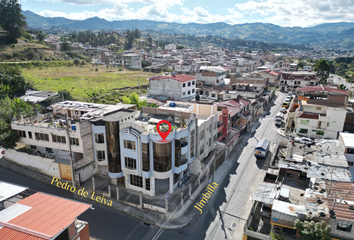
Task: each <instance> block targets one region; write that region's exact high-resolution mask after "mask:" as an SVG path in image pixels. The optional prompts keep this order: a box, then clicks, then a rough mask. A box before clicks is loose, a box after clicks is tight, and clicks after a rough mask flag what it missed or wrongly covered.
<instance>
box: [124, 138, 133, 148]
mask: <svg viewBox="0 0 354 240" xmlns="http://www.w3.org/2000/svg"><path fill="white" fill-rule="evenodd" d="M124 148H128V149H132V150H135V142H133V141H129V140H124Z"/></svg>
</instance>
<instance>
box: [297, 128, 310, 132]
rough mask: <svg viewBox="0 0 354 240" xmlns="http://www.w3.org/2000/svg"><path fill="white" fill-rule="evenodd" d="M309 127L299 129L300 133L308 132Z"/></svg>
mask: <svg viewBox="0 0 354 240" xmlns="http://www.w3.org/2000/svg"><path fill="white" fill-rule="evenodd" d="M307 132H308V129H304V128H300V129H299V133H307Z"/></svg>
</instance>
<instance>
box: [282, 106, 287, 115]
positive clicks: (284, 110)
mask: <svg viewBox="0 0 354 240" xmlns="http://www.w3.org/2000/svg"><path fill="white" fill-rule="evenodd" d="M287 111H288V110H287V109H286V108H285V107H282V108H281V109H280V112H281V113H284V114H285V113H286V112H287Z"/></svg>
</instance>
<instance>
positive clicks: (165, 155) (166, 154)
mask: <svg viewBox="0 0 354 240" xmlns="http://www.w3.org/2000/svg"><path fill="white" fill-rule="evenodd" d="M153 149H154V171H157V172H167V171H170V170H171V142H168V143H154V145H153Z"/></svg>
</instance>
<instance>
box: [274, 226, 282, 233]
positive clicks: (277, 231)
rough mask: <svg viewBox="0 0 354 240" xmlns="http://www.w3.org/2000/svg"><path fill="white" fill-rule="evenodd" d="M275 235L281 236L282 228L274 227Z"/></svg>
mask: <svg viewBox="0 0 354 240" xmlns="http://www.w3.org/2000/svg"><path fill="white" fill-rule="evenodd" d="M274 233H275V234H281V227H279V226H274Z"/></svg>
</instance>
